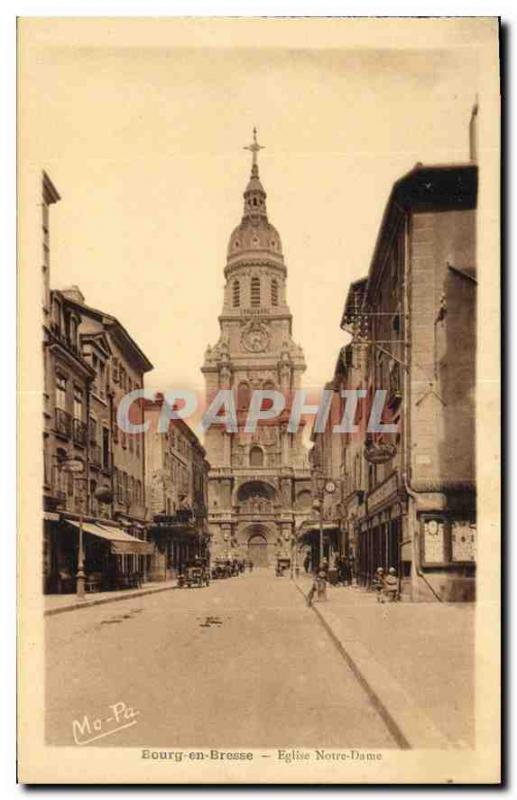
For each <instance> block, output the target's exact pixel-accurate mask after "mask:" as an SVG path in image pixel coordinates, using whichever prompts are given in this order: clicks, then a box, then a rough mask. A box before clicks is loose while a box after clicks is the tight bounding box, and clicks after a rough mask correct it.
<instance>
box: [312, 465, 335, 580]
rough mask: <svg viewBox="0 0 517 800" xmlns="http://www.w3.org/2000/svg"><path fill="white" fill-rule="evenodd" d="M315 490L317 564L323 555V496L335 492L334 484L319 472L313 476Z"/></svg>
mask: <svg viewBox="0 0 517 800" xmlns="http://www.w3.org/2000/svg"><path fill="white" fill-rule="evenodd" d="M315 489H316V492H315V494H316V500H315V501H314V503H313V508H315V509H317V510H318V511H319V533H320V537H319V551H320V555H319V563H320V566H321V562H322V561H323V554H324V540H323V512H324V505H325V495H326V494H333V493H334V492H335V491H336V484H335V482H334V481H333V480H332V479H331V478H326V477H325V476H324V475H323V474H322V473H321V472H317V473H316V475H315Z"/></svg>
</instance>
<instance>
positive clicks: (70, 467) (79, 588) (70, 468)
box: [59, 456, 88, 600]
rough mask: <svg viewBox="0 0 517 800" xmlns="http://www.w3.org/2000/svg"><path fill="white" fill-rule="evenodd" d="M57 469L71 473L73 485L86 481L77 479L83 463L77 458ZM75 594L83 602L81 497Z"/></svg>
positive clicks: (84, 579)
mask: <svg viewBox="0 0 517 800" xmlns="http://www.w3.org/2000/svg"><path fill="white" fill-rule="evenodd" d="M59 468H61V469H63V470H64V471H65V472H71V473H72V475H73V480H74V483H82V482H84V481H87V480H88V478H86V477H82V476H81V477H79V476H80V475H81V473H83V472H84V462H83V461H81V459H79V458H71V457H69V456H68V457H66V458H64V459H61V460H60V461H59ZM75 577H76V584H75V585H76V594H77V597H78V598H79V600H84V584H85V581H86V575H85V574H84V544H83V503H82V497H81V502H80V503H79V550H78V553H77V574H76V576H75Z"/></svg>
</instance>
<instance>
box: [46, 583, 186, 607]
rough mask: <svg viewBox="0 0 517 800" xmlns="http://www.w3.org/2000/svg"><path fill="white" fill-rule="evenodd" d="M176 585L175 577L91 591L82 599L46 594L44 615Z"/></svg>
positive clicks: (127, 598)
mask: <svg viewBox="0 0 517 800" xmlns="http://www.w3.org/2000/svg"><path fill="white" fill-rule="evenodd" d="M177 585H178V582H177V580H176V579H174V580H172V581H157V582H153V583H144V584H143V585H142V588H141V589H124V590H122V591H119V592H92V593H91V594H86V595H85V598H84V600H78V599H77V595H75V594H47V595H45V598H44V599H45V611H44V615H45V616H50V615H52V614H61V613H62V612H64V611H74V610H76V609H80V608H90V607H91V606H98V605H102V604H103V603H115V602H116V601H117V600H129V598H130V597H141V596H142V595H145V594H155V593H156V592H166V591H167V590H169V589H176V587H177Z"/></svg>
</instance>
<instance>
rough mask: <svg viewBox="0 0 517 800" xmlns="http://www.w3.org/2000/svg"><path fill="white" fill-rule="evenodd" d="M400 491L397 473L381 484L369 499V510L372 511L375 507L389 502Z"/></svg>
mask: <svg viewBox="0 0 517 800" xmlns="http://www.w3.org/2000/svg"><path fill="white" fill-rule="evenodd" d="M397 490H398V481H397V473H396V472H394V473H393V474H392V475H390V477H389V478H388V479H387V480H385V481H384V483H381V485H380V486H378V487H377V489H374V490H373V492H372V493H371V494H370V495H369V497H368V508H369V509H370V510H371V509H372V508H373V507H375V506H378V505H381V504H382V503H384V502H385V501H386V500H388V499H389V498H390V497H391V496H392V495H394V494H396V493H397Z"/></svg>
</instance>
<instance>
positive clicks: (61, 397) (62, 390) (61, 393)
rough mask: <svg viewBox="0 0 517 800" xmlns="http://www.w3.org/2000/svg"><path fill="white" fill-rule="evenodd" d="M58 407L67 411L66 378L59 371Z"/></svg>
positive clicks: (57, 375) (57, 380) (57, 376)
mask: <svg viewBox="0 0 517 800" xmlns="http://www.w3.org/2000/svg"><path fill="white" fill-rule="evenodd" d="M56 408H59V409H60V410H61V411H66V378H65V376H64V375H61V374H60V373H59V372H58V373H57V374H56Z"/></svg>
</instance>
